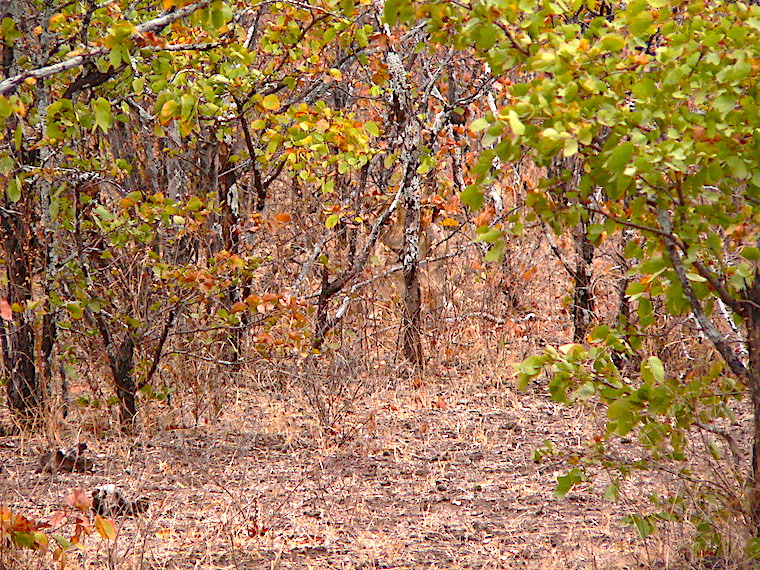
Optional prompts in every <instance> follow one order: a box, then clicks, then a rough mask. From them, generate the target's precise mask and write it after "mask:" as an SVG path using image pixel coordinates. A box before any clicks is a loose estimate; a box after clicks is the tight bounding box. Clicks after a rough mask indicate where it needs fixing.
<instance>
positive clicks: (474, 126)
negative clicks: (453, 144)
mask: <svg viewBox="0 0 760 570" xmlns="http://www.w3.org/2000/svg"><path fill="white" fill-rule="evenodd" d="M490 126H491V121H489V120H488V119H486V118H485V117H479V118H477V119H475V120H474V121H473V122H472V123H470V131H471V132H473V133H477V132H480V131H482V130H483V129H487V128H488V127H490Z"/></svg>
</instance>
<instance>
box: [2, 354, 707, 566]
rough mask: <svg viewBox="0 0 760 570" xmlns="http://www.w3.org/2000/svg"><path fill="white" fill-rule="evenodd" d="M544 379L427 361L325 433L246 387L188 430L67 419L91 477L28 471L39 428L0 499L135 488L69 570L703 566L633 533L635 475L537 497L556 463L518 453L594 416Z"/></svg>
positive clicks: (674, 533) (16, 454) (583, 426)
mask: <svg viewBox="0 0 760 570" xmlns="http://www.w3.org/2000/svg"><path fill="white" fill-rule="evenodd" d="M505 375H506V376H509V375H510V374H509V372H506V371H505ZM435 377H437V380H435V379H434V378H435ZM465 377H467V379H466V380H465ZM544 392H545V389H544V390H542V389H541V388H540V387H536V389H535V390H531V391H529V392H528V393H527V394H522V393H520V392H517V391H515V389H514V388H513V386H512V385H511V382H509V381H508V380H506V379H504V380H494V379H493V378H486V377H481V378H478V377H473V376H472V375H466V374H460V373H459V372H457V371H456V370H454V369H449V370H444V369H440V370H438V372H437V374H436V375H430V378H429V379H428V380H426V382H425V383H423V384H422V385H418V386H414V382H410V381H409V380H396V381H393V382H388V383H387V385H383V386H379V385H376V384H375V385H373V387H372V392H371V394H370V395H367V396H366V397H362V398H361V399H357V401H356V402H355V406H354V407H353V409H352V411H351V413H350V414H348V415H346V417H345V421H344V422H342V424H341V428H340V430H339V431H338V432H337V433H334V434H330V433H326V432H325V430H323V429H320V428H319V427H317V423H316V422H315V421H314V419H313V416H314V414H312V413H309V409H308V406H304V405H302V404H301V403H299V399H298V398H293V397H286V396H283V395H282V394H280V395H277V393H276V392H275V391H272V390H261V389H260V388H251V387H250V386H249V387H248V388H245V389H244V388H238V389H236V390H234V391H232V392H231V393H234V397H231V398H230V399H229V401H228V402H227V404H226V405H225V407H224V409H223V411H222V413H221V414H220V416H219V418H218V420H216V421H215V422H212V423H209V424H208V425H203V426H199V427H182V426H183V425H187V422H183V421H182V418H181V417H179V416H177V414H176V410H175V411H173V412H171V414H170V413H169V412H168V411H166V409H164V410H163V411H162V408H161V407H158V406H156V407H155V408H154V410H153V411H152V412H151V413H152V414H153V420H154V422H153V424H152V425H153V428H154V429H147V430H146V434H145V435H143V436H142V437H132V438H130V437H125V436H123V435H114V434H113V433H112V434H111V435H109V432H108V431H105V432H102V433H100V434H98V435H94V434H92V433H87V429H89V428H87V427H86V426H87V425H90V424H87V422H86V421H85V420H86V418H84V416H83V419H82V422H81V423H80V428H79V429H80V430H81V431H79V432H78V433H73V432H72V433H68V434H66V433H64V432H61V435H62V436H67V437H69V438H70V440H74V441H77V440H78V441H87V442H88V444H89V448H90V454H91V456H92V457H93V459H94V461H95V468H94V470H93V472H91V473H85V474H77V473H57V474H54V475H51V474H49V473H35V467H36V458H37V454H38V451H39V448H40V447H44V443H43V442H42V438H41V437H37V438H34V437H33V438H29V439H25V438H21V437H20V436H18V435H16V436H10V435H7V436H3V437H0V472H2V473H1V474H0V504H3V505H6V506H10V507H11V508H12V509H13V510H14V512H22V513H24V514H26V515H27V516H29V517H30V518H35V517H36V518H38V519H41V520H48V519H50V517H51V516H52V515H53V513H54V512H55V511H58V510H61V509H63V510H66V509H67V508H69V510H70V507H67V505H66V497H67V495H68V494H69V493H70V491H71V490H74V489H83V490H85V491H87V492H88V493H89V491H90V490H91V489H92V488H94V487H95V486H98V485H102V484H106V483H113V484H116V485H117V486H118V487H119V488H120V489H122V490H123V491H124V493H125V494H127V495H128V496H130V497H147V498H149V499H150V501H151V507H150V510H149V512H148V513H147V514H146V515H142V516H139V517H136V518H122V517H118V518H117V519H116V521H115V522H116V527H117V529H118V535H117V537H116V539H115V540H114V541H107V540H105V539H103V538H101V537H100V536H98V535H97V533H93V534H92V535H91V536H88V537H86V538H85V539H84V540H83V542H82V545H83V546H82V548H78V549H74V550H71V551H69V554H68V559H67V564H66V567H67V568H106V567H108V568H117V569H121V568H134V569H148V568H151V569H152V568H156V569H158V568H167V569H170V568H171V569H173V568H177V569H179V568H183V569H184V568H204V569H206V568H208V569H211V568H214V569H252V568H324V569H327V568H330V569H359V568H363V569H375V568H377V569H379V568H387V569H390V568H480V569H486V568H489V569H490V568H547V569H551V568H556V569H565V568H567V569H570V568H573V569H580V568H583V569H605V568H606V569H611V568H620V569H624V568H629V569H633V568H702V567H707V566H700V565H698V564H696V565H694V564H693V563H692V564H689V563H687V562H685V559H686V558H688V557H687V556H686V554H685V547H684V545H685V544H687V540H686V538H685V537H684V536H682V535H681V534H680V532H682V531H679V530H678V528H679V527H674V528H672V529H670V530H666V531H665V532H664V533H661V534H659V535H657V536H658V538H656V539H649V540H648V541H643V540H640V539H638V538H637V537H636V534H635V532H634V531H633V529H632V528H630V527H628V526H624V525H623V524H622V523H621V519H622V517H623V516H624V515H626V514H628V513H630V512H636V510H637V509H646V501H645V495H646V494H647V492H648V491H647V487H648V486H649V485H650V484H653V483H652V482H651V481H647V480H646V479H642V478H639V479H636V480H634V481H631V482H629V483H627V484H626V485H625V486H624V488H623V496H624V497H625V500H624V501H621V502H618V503H614V502H610V501H607V500H605V499H603V498H602V497H601V493H599V492H596V493H594V492H589V488H588V487H582V488H580V489H578V490H573V491H572V492H571V493H569V494H568V495H567V496H566V497H564V498H558V497H555V496H554V495H553V490H554V487H555V484H556V478H557V476H558V475H561V474H562V473H563V472H564V471H563V470H566V469H567V465H566V464H565V465H560V464H559V463H558V462H552V461H551V460H548V461H547V460H544V461H540V462H536V461H534V459H533V454H534V451H535V450H536V449H537V448H539V447H540V446H542V445H543V444H544V442H546V441H549V442H552V443H553V445H555V446H556V448H558V449H564V450H567V449H573V448H576V449H578V450H579V452H580V453H582V449H583V445H584V443H583V442H584V441H585V438H586V437H587V436H588V435H589V433H590V432H589V430H593V429H594V426H593V421H590V418H588V417H584V414H583V413H582V412H581V411H580V410H579V409H568V408H564V407H561V406H558V405H556V404H555V403H553V402H552V401H551V399H549V398H548V396H546V395H544ZM162 414H165V417H164V416H162ZM185 419H186V418H185ZM159 425H160V426H161V427H160V429H157V427H156V426H159ZM90 427H91V425H90ZM67 443H68V442H67ZM632 447H633V446H632ZM634 452H635V449H632V450H631V453H634ZM606 482H609V479H606ZM606 482H605V477H604V476H603V475H602V476H600V478H599V481H595V482H593V485H594V486H595V487H597V491H598V490H599V489H602V490H603V488H604V485H605V484H606ZM65 528H66V527H64V528H63V529H61V532H64V531H65ZM3 552H5V554H3ZM10 554H11V553H9V552H8V551H7V550H5V551H3V548H0V568H8V569H9V570H15V569H16V568H17V567H23V568H27V567H28V568H35V567H40V568H46V567H53V563H52V562H51V561H50V554H46V555H42V556H39V555H36V554H29V555H27V556H26V558H24V560H26V562H25V563H26V564H29V565H28V566H23V564H24V562H18V561H16V563H15V564H16V565H11V562H12V561H11V558H9V556H10ZM3 556H4V557H5V560H6V565H5V566H4V564H3ZM32 563H33V564H32ZM17 564H22V566H17Z"/></svg>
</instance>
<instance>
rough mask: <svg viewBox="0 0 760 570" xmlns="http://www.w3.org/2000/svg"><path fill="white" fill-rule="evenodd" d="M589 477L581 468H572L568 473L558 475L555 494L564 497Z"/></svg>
mask: <svg viewBox="0 0 760 570" xmlns="http://www.w3.org/2000/svg"><path fill="white" fill-rule="evenodd" d="M586 480H587V478H586V476H585V475H584V474H583V471H581V470H580V469H577V468H574V469H571V470H570V472H569V473H568V474H567V475H562V476H560V477H557V486H556V487H555V488H554V494H555V495H556V496H558V497H564V496H565V495H567V494H568V493H569V492H570V490H571V489H572V488H573V487H574V486H575V485H577V484H578V483H583V482H584V481H586Z"/></svg>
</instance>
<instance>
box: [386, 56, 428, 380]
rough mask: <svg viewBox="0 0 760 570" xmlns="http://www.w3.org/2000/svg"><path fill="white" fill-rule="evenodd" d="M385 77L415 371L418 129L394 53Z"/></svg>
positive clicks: (418, 342) (405, 349)
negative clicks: (397, 153)
mask: <svg viewBox="0 0 760 570" xmlns="http://www.w3.org/2000/svg"><path fill="white" fill-rule="evenodd" d="M387 62H388V73H389V75H390V77H391V90H392V97H393V98H392V101H391V112H392V118H393V120H394V121H395V123H396V126H397V129H398V132H399V139H400V143H401V164H402V169H403V173H402V179H401V187H402V203H403V206H404V246H403V249H402V264H403V272H404V292H403V299H404V305H403V311H402V316H401V350H402V353H403V355H404V357H405V358H406V359H407V360H408V361H409V362H411V363H412V364H413V365H414V366H416V367H421V366H422V365H423V363H424V355H423V351H422V339H421V336H420V314H421V294H420V276H419V263H420V227H421V216H420V175H419V174H418V172H417V170H418V168H419V165H420V148H419V147H420V140H421V137H420V125H419V123H418V121H417V120H416V117H415V116H414V110H413V106H412V101H411V98H410V96H409V94H410V93H411V87H410V85H409V82H408V81H407V78H406V70H405V69H404V66H403V64H402V62H401V58H400V57H399V56H398V55H397V54H396V53H395V52H394V51H389V52H388V54H387Z"/></svg>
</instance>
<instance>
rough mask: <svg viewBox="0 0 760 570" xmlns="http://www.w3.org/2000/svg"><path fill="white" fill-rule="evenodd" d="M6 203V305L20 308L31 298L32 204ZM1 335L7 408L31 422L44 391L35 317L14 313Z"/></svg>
mask: <svg viewBox="0 0 760 570" xmlns="http://www.w3.org/2000/svg"><path fill="white" fill-rule="evenodd" d="M7 202H8V200H7V198H6V208H5V209H4V211H3V213H2V214H1V215H0V217H2V227H3V234H4V235H3V242H4V246H5V247H4V249H5V260H6V271H7V275H8V302H9V303H10V304H13V303H18V304H20V305H22V306H23V305H25V304H26V302H27V301H28V300H29V299H31V298H32V282H31V276H30V275H29V270H28V267H27V263H28V262H30V261H31V260H30V257H31V254H30V249H31V245H30V244H29V243H28V241H29V239H28V238H29V236H30V235H31V229H30V227H29V224H30V222H29V219H30V218H31V217H32V216H33V214H32V210H33V208H34V204H33V201H32V196H31V195H30V194H25V195H24V196H22V199H21V200H20V201H19V202H17V203H15V204H8V203H7ZM25 238H26V239H25ZM22 240H24V241H22ZM4 333H5V345H6V347H7V354H6V355H5V357H6V358H4V367H5V375H6V377H7V386H6V390H7V394H8V406H9V408H10V409H11V411H12V412H13V413H14V414H15V415H17V416H19V417H21V418H24V419H33V418H35V417H37V416H39V414H40V413H41V411H42V404H43V390H42V387H41V385H40V381H39V376H38V374H37V368H36V366H35V360H34V357H35V355H34V315H32V314H31V313H30V312H29V311H22V312H20V313H16V314H15V315H14V318H13V320H12V321H9V322H6V323H5V329H4Z"/></svg>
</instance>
